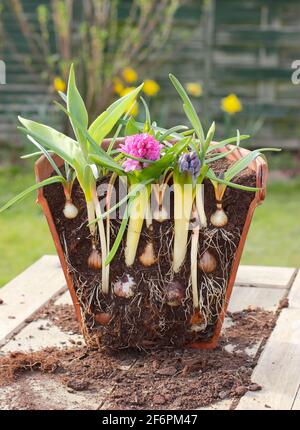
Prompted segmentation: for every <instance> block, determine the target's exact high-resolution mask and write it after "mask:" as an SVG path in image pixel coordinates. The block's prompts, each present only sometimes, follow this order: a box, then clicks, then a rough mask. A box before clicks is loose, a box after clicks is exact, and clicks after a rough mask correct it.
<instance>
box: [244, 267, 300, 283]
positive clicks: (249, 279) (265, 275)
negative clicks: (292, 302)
mask: <svg viewBox="0 0 300 430" xmlns="http://www.w3.org/2000/svg"><path fill="white" fill-rule="evenodd" d="M295 272H296V269H292V268H289V267H268V266H240V267H239V270H238V274H237V278H236V284H237V285H243V286H244V285H245V286H251V285H254V286H256V287H262V288H264V287H266V288H268V287H269V288H288V287H289V284H290V282H291V281H292V279H293V276H294V274H295Z"/></svg>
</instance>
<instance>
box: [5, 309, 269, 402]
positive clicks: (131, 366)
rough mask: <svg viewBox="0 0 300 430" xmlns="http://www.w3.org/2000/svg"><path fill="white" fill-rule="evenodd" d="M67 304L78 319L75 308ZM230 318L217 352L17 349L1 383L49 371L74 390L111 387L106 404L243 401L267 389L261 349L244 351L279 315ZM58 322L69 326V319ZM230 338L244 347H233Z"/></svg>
mask: <svg viewBox="0 0 300 430" xmlns="http://www.w3.org/2000/svg"><path fill="white" fill-rule="evenodd" d="M54 309H55V307H54ZM65 309H66V312H67V313H69V316H70V317H71V315H72V317H73V318H74V316H73V315H74V314H73V313H71V311H72V309H71V307H69V308H65ZM230 318H231V320H232V322H233V323H234V324H233V325H232V326H230V327H228V328H227V329H226V330H225V331H224V334H223V336H222V338H221V341H220V343H219V347H218V348H217V349H215V350H213V351H211V350H209V351H208V350H191V349H184V350H183V349H174V348H172V349H168V348H165V349H164V350H160V351H159V350H157V351H151V352H148V353H145V352H137V351H136V350H129V349H127V350H123V351H119V352H118V353H108V352H107V349H106V350H103V351H102V352H101V351H98V350H97V351H93V350H88V349H87V348H86V347H78V348H72V349H68V350H65V349H64V350H61V349H56V348H54V349H46V350H43V351H38V352H34V353H20V352H18V353H12V354H9V355H7V356H4V357H0V386H1V385H2V386H5V385H7V384H10V383H12V382H13V381H19V383H20V384H21V386H22V379H23V378H24V377H28V375H30V373H29V372H32V375H34V377H35V378H37V375H39V374H41V373H43V374H47V375H48V377H51V378H53V379H55V380H56V381H59V382H61V383H63V384H64V385H65V386H66V387H67V388H68V389H71V390H73V391H83V392H84V391H86V392H89V393H93V392H94V393H95V392H98V391H99V390H103V389H105V390H106V389H107V394H106V396H105V402H104V403H103V405H102V407H103V408H104V409H195V408H199V407H203V406H208V405H210V404H211V403H214V402H216V401H218V400H224V399H232V400H234V399H236V400H238V399H239V398H240V397H241V396H243V395H244V394H245V392H246V391H248V390H250V391H256V390H259V389H260V388H261V387H259V386H258V385H257V384H253V383H252V382H251V374H252V370H253V368H254V367H255V365H256V363H257V360H258V358H259V352H258V353H257V354H256V356H255V357H250V356H248V355H247V354H246V353H245V352H243V350H244V348H245V346H248V347H249V346H251V345H254V344H257V343H258V342H261V341H262V340H266V339H267V338H268V337H269V335H270V333H271V331H272V328H273V327H274V324H275V321H276V318H277V315H274V313H272V312H266V311H262V310H260V309H256V310H245V311H243V312H238V313H233V314H230ZM64 320H65V318H64ZM56 322H57V320H56ZM58 324H59V326H60V327H63V326H64V322H58ZM68 328H69V327H68V325H67V326H65V330H67V329H68ZM228 342H232V343H234V345H235V350H236V351H239V352H231V353H229V352H227V351H226V350H225V349H224V347H225V346H226V345H228ZM26 381H27V380H24V390H25V391H24V392H26V384H27V383H28V381H27V382H26ZM29 397H30V395H29ZM28 401H29V403H30V404H31V405H32V402H30V399H28ZM50 402H51V401H50ZM15 406H16V408H17V407H18V405H15ZM37 406H38V405H37ZM48 406H49V408H51V404H49V405H47V407H48ZM100 406H101V405H99V407H100Z"/></svg>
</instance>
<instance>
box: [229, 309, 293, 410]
mask: <svg viewBox="0 0 300 430" xmlns="http://www.w3.org/2000/svg"><path fill="white" fill-rule="evenodd" d="M299 368H300V312H299V309H284V310H283V311H282V313H281V315H280V317H279V319H278V321H277V325H276V327H275V329H274V331H273V333H272V335H271V337H270V338H269V340H268V342H267V344H266V347H265V349H264V351H263V353H262V356H261V357H260V360H259V362H258V365H257V367H256V368H255V369H254V372H253V374H252V381H253V382H254V383H257V384H259V385H261V386H262V387H263V389H262V390H261V391H259V392H256V393H252V392H248V393H246V394H245V396H244V397H243V398H242V399H241V401H240V402H239V404H238V407H237V409H238V410H249V409H274V410H286V409H291V408H292V405H293V402H294V399H295V396H296V394H297V391H298V387H299V384H300V372H299Z"/></svg>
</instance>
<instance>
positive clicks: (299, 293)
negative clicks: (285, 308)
mask: <svg viewBox="0 0 300 430" xmlns="http://www.w3.org/2000/svg"><path fill="white" fill-rule="evenodd" d="M289 307H290V308H291V309H300V270H299V272H298V274H297V276H296V278H295V280H294V282H293V285H292V288H291V291H290V294H289Z"/></svg>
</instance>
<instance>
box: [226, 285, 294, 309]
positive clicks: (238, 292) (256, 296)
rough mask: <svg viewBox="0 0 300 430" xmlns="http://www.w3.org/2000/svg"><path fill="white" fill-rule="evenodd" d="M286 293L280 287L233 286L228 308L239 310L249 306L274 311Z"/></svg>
mask: <svg viewBox="0 0 300 430" xmlns="http://www.w3.org/2000/svg"><path fill="white" fill-rule="evenodd" d="M285 294H286V291H285V290H284V289H282V288H253V287H237V286H236V287H234V289H233V292H232V295H231V298H230V302H229V306H228V310H229V312H240V311H242V310H244V309H247V308H248V307H249V306H251V307H255V308H263V309H264V310H266V311H272V312H274V311H275V310H276V309H277V307H278V304H279V302H280V300H281V299H282V298H283V296H284V295H285Z"/></svg>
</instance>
